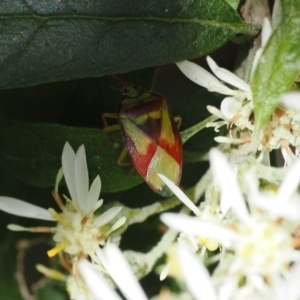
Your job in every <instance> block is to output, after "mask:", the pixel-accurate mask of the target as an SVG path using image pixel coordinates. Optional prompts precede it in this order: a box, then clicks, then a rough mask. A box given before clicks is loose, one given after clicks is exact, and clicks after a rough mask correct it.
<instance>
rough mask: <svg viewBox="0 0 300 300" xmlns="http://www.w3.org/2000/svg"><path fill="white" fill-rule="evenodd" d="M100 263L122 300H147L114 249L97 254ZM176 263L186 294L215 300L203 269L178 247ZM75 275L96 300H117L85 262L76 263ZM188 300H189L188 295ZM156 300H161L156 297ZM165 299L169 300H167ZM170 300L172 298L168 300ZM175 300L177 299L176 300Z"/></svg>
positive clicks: (194, 257)
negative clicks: (77, 269) (103, 264)
mask: <svg viewBox="0 0 300 300" xmlns="http://www.w3.org/2000/svg"><path fill="white" fill-rule="evenodd" d="M100 256H101V259H102V260H104V261H106V269H107V270H108V273H109V274H110V276H111V277H112V279H113V280H114V281H115V283H116V285H117V287H118V288H119V289H120V291H121V292H122V294H123V295H124V297H125V299H127V300H137V299H139V300H147V299H148V298H147V296H146V295H145V293H144V292H143V290H142V288H141V286H140V285H139V283H138V281H137V279H136V278H135V276H134V274H133V272H132V270H131V269H130V267H129V265H128V263H127V262H126V260H125V258H124V257H123V255H122V252H121V251H120V250H119V249H118V248H117V246H116V245H113V244H107V245H106V246H105V248H104V249H103V253H102V254H100ZM177 256H178V262H179V265H180V267H181V269H182V273H183V276H184V279H185V282H186V285H187V288H188V291H189V292H190V293H191V294H192V295H193V299H196V300H202V299H203V300H206V299H209V300H217V299H219V298H218V297H217V294H216V292H215V290H214V286H213V283H212V282H211V279H210V275H209V273H208V272H207V270H206V268H205V267H204V266H203V265H202V264H201V262H199V260H198V258H197V257H196V256H194V254H193V253H191V252H190V251H189V250H188V249H186V248H185V247H183V246H181V247H178V250H177ZM78 266H79V272H80V274H81V275H82V277H83V278H84V280H85V282H86V284H87V287H88V288H89V289H90V291H91V292H92V293H93V294H94V296H95V298H96V299H100V300H101V299H105V300H120V299H121V298H120V297H119V296H118V295H117V294H116V293H115V291H114V290H113V289H112V288H111V287H109V285H108V284H107V282H106V280H105V279H104V278H103V276H101V275H100V274H99V273H97V272H96V271H95V269H94V267H93V265H92V264H91V263H89V262H87V261H86V260H81V261H79V264H78ZM186 297H188V298H184V299H191V298H190V297H189V296H188V295H186ZM159 299H161V298H160V297H159ZM168 299H169V298H168ZM170 299H173V298H170ZM176 299H177V298H176Z"/></svg>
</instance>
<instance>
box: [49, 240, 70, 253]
mask: <svg viewBox="0 0 300 300" xmlns="http://www.w3.org/2000/svg"><path fill="white" fill-rule="evenodd" d="M67 245H68V244H67V243H66V242H62V243H60V244H58V245H56V246H55V247H54V248H52V249H51V250H49V251H47V254H48V256H49V257H53V256H55V255H56V254H57V253H58V252H60V251H62V250H63V249H64V248H65V247H66V246H67Z"/></svg>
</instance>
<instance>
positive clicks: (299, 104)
mask: <svg viewBox="0 0 300 300" xmlns="http://www.w3.org/2000/svg"><path fill="white" fill-rule="evenodd" d="M280 104H282V105H284V106H285V107H286V108H291V109H295V110H297V111H300V92H296V91H294V92H289V93H286V94H283V95H282V96H281V101H280Z"/></svg>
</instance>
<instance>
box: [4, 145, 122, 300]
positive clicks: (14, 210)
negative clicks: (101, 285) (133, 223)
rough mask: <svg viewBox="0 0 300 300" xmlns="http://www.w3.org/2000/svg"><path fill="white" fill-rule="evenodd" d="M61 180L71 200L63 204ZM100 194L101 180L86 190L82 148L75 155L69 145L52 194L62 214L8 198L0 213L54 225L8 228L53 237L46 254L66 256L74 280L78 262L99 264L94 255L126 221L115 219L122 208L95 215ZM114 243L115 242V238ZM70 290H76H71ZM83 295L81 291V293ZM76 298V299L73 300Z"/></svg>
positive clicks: (85, 168) (47, 273) (11, 225)
mask: <svg viewBox="0 0 300 300" xmlns="http://www.w3.org/2000/svg"><path fill="white" fill-rule="evenodd" d="M63 176H64V178H65V181H66V183H67V187H68V190H69V193H70V199H69V198H68V197H66V196H64V198H65V199H66V203H65V204H64V203H63V201H62V199H61V197H60V195H59V193H58V185H59V182H60V180H61V179H62V177H63ZM100 190H101V181H100V177H99V176H97V177H96V178H95V180H94V181H93V183H92V184H91V186H90V187H89V174H88V169H87V162H86V155H85V148H84V146H83V145H82V146H81V147H79V149H78V151H77V153H76V154H75V152H74V151H73V149H72V148H71V147H70V145H69V144H68V143H66V144H65V146H64V149H63V153H62V169H61V170H60V171H59V172H58V176H57V181H56V185H55V191H54V192H53V196H54V199H55V200H56V202H57V204H58V206H59V208H60V209H61V212H56V211H55V210H54V209H52V208H49V209H48V210H46V209H44V208H41V207H38V206H35V205H32V204H29V203H26V202H24V201H21V200H18V199H14V198H10V197H0V209H1V210H3V211H5V212H8V213H11V214H14V215H18V216H22V217H27V218H35V219H42V220H47V221H57V224H56V226H55V227H36V228H24V227H22V226H19V225H15V224H10V225H8V228H9V229H11V230H14V231H31V232H48V233H54V236H53V240H54V241H55V243H56V245H55V247H54V248H53V249H50V250H49V251H48V252H47V253H48V256H50V257H52V256H54V255H56V254H58V253H60V252H63V253H64V254H65V256H64V257H66V256H67V261H66V262H65V265H70V266H69V268H68V266H67V269H70V270H72V269H73V271H72V273H73V275H75V276H76V269H77V261H78V259H79V258H83V257H86V258H89V259H90V260H91V261H93V262H95V263H96V264H99V259H98V258H97V256H96V252H97V251H98V250H99V249H100V247H103V246H104V245H105V244H106V242H107V241H111V242H113V241H114V240H112V239H111V237H110V236H111V233H112V232H114V231H115V230H117V229H118V228H120V227H121V226H122V225H123V224H124V223H125V221H126V218H125V217H118V215H119V213H120V211H121V209H122V207H121V206H118V207H112V208H110V209H108V210H107V211H105V212H104V213H102V214H100V215H97V214H95V211H96V210H97V209H98V208H100V207H101V206H102V204H103V200H99V194H100ZM115 240H118V239H117V238H116V239H115ZM98 268H99V269H100V270H101V269H102V270H103V271H105V269H104V268H103V266H101V263H100V264H99V266H98ZM39 270H40V271H41V272H42V273H44V274H46V275H48V276H50V277H54V278H57V279H60V277H62V275H60V274H58V273H57V272H55V271H51V270H47V269H46V268H42V267H40V268H39ZM74 278H75V277H70V278H69V279H68V280H67V284H68V285H69V290H70V291H73V292H71V294H73V295H76V298H72V299H84V298H82V297H81V298H80V297H79V295H80V293H78V292H74V291H75V290H78V289H80V287H81V286H82V284H80V282H79V281H76V280H75V282H77V283H76V285H74ZM72 286H75V287H77V289H76V288H74V287H73V288H72ZM82 293H83V294H84V291H82ZM74 297H75V296H74Z"/></svg>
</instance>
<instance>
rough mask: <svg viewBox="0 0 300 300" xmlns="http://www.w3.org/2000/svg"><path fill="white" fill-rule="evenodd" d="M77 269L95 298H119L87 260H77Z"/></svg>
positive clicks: (100, 299) (117, 299)
mask: <svg viewBox="0 0 300 300" xmlns="http://www.w3.org/2000/svg"><path fill="white" fill-rule="evenodd" d="M78 269H79V272H80V274H81V275H82V277H83V279H84V281H85V283H86V285H87V286H88V288H89V290H90V291H91V292H92V294H93V295H94V296H95V298H96V299H97V300H98V299H99V300H121V298H120V296H119V295H118V294H117V293H116V292H115V291H114V290H113V288H111V286H110V285H109V284H108V282H107V281H106V280H105V279H104V278H103V276H102V275H101V274H100V273H99V272H97V271H96V270H95V269H94V268H93V265H92V264H91V263H89V262H88V261H87V260H85V259H82V260H79V262H78Z"/></svg>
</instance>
